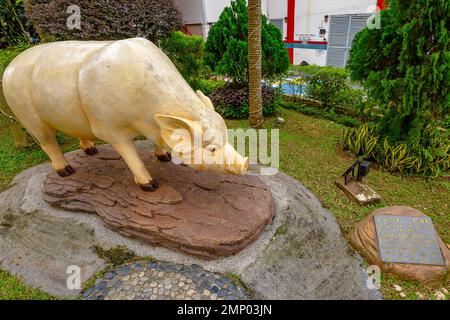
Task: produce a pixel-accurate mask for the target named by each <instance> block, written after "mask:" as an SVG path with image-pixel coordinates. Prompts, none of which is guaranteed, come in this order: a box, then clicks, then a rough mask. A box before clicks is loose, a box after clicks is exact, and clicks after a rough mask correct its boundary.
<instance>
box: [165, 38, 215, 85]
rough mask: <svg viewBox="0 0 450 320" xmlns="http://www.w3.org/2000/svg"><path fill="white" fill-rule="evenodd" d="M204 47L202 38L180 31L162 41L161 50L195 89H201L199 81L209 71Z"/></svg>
mask: <svg viewBox="0 0 450 320" xmlns="http://www.w3.org/2000/svg"><path fill="white" fill-rule="evenodd" d="M204 45H205V42H204V40H203V38H202V37H199V36H195V35H192V36H188V35H185V34H184V33H182V32H180V31H176V32H174V33H172V34H171V35H170V36H169V37H167V38H164V39H163V40H161V49H162V50H163V51H164V53H165V54H167V56H168V57H169V58H170V60H172V62H173V63H174V64H175V66H176V67H177V69H178V71H180V73H181V74H182V75H183V77H184V78H185V79H186V81H187V82H188V83H189V84H190V85H191V87H193V88H194V89H198V88H199V81H200V79H201V78H203V77H204V76H205V74H206V71H207V68H206V67H205V63H204V58H205V51H204Z"/></svg>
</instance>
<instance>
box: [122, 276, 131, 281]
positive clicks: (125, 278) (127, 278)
mask: <svg viewBox="0 0 450 320" xmlns="http://www.w3.org/2000/svg"><path fill="white" fill-rule="evenodd" d="M128 280H130V276H129V275H128V276H125V277H123V278H122V281H128Z"/></svg>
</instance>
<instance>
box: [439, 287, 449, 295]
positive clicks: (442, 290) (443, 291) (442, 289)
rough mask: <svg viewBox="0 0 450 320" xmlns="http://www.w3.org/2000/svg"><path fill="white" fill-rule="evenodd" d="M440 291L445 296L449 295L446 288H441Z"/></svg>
mask: <svg viewBox="0 0 450 320" xmlns="http://www.w3.org/2000/svg"><path fill="white" fill-rule="evenodd" d="M440 291H441V292H442V293H444V294H448V290H447V289H445V288H441V289H440Z"/></svg>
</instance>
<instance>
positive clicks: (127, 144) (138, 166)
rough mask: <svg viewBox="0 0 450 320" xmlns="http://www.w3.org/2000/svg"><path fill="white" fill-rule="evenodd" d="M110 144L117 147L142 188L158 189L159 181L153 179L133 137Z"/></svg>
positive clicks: (146, 189)
mask: <svg viewBox="0 0 450 320" xmlns="http://www.w3.org/2000/svg"><path fill="white" fill-rule="evenodd" d="M107 142H108V141H107ZM109 144H110V145H112V146H113V148H114V149H116V151H117V152H118V153H119V154H120V156H121V157H122V159H123V160H124V161H125V162H126V164H127V165H128V167H129V168H130V170H131V172H132V173H133V175H134V182H136V184H138V185H139V186H140V187H141V189H142V190H144V191H155V190H156V189H158V183H157V182H156V181H154V180H153V178H152V177H151V175H150V173H149V172H148V170H147V168H145V165H144V162H143V161H142V160H141V158H140V157H139V154H138V153H137V151H136V147H135V146H134V141H133V139H131V140H126V141H120V142H109Z"/></svg>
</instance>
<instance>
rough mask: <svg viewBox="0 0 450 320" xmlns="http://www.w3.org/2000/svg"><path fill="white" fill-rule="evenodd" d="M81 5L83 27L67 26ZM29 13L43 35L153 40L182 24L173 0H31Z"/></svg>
mask: <svg viewBox="0 0 450 320" xmlns="http://www.w3.org/2000/svg"><path fill="white" fill-rule="evenodd" d="M71 5H77V6H78V7H80V9H81V12H80V13H81V29H72V30H70V29H69V28H67V25H66V24H67V20H68V18H69V16H70V15H71V13H67V9H68V7H69V6H71ZM25 8H26V13H27V16H28V18H29V19H30V21H31V22H32V23H33V25H34V26H35V28H36V30H37V31H38V32H39V34H40V35H41V38H45V39H48V38H51V39H53V38H55V39H66V40H71V39H80V40H116V39H124V38H132V37H144V38H147V39H149V40H151V41H153V42H156V41H157V40H159V39H161V38H163V37H165V36H167V35H169V34H170V33H172V32H173V31H175V30H176V29H178V28H179V27H180V26H181V13H180V12H179V10H178V9H177V8H176V7H175V4H174V2H173V0H166V1H159V0H135V1H123V0H98V1H91V0H52V1H48V0H27V1H26V2H25Z"/></svg>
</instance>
